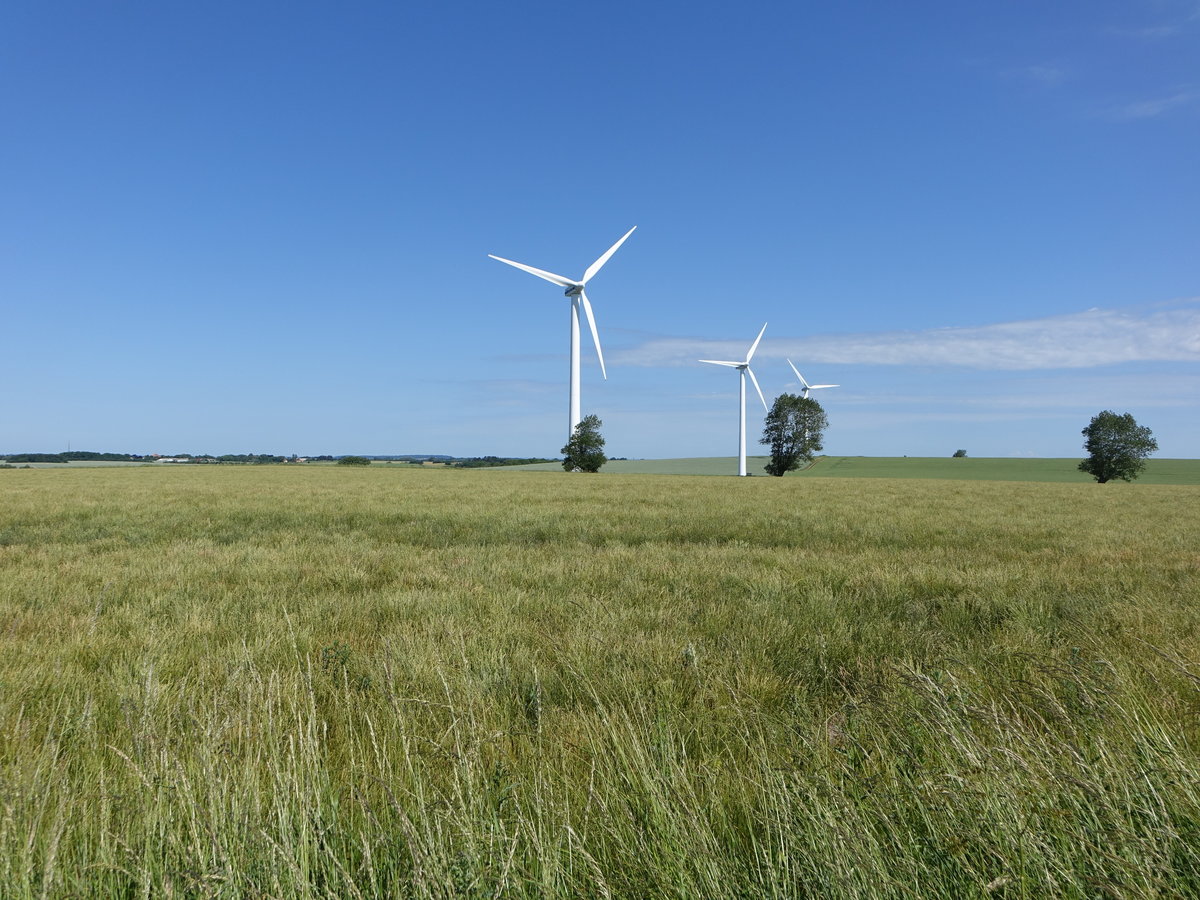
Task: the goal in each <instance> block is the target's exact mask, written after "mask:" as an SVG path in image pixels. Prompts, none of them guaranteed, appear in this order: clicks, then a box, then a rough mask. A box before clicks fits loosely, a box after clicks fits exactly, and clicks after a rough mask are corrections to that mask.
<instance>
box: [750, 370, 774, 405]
mask: <svg viewBox="0 0 1200 900" xmlns="http://www.w3.org/2000/svg"><path fill="white" fill-rule="evenodd" d="M746 374H747V375H749V376H750V380H751V381H753V382H754V389H755V390H756V391H758V399H759V400H761V401H762V405H763V409H765V410H766V411H767V412H770V411H771V408H770V407H769V406H767V398H766V397H764V396H763V392H762V388H760V387H759V386H758V379H757V378H755V377H754V370H753V369H751V368H750V367H749V366H746Z"/></svg>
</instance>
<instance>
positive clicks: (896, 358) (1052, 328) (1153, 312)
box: [614, 299, 1200, 371]
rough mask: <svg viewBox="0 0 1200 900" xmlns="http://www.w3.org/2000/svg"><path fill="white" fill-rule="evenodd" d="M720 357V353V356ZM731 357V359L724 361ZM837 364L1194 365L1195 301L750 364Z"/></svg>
mask: <svg viewBox="0 0 1200 900" xmlns="http://www.w3.org/2000/svg"><path fill="white" fill-rule="evenodd" d="M746 347H747V342H746V340H745V339H738V340H732V341H706V340H700V339H695V338H659V339H655V340H651V341H647V342H646V343H644V344H642V345H640V346H638V347H633V348H630V349H628V350H624V351H622V352H620V353H619V354H617V355H616V358H615V359H614V362H617V363H620V364H622V365H627V366H663V367H668V366H685V365H692V364H693V363H694V362H695V361H696V360H697V359H699V358H704V357H708V358H715V359H733V358H740V356H738V354H743V353H745V352H746ZM721 354H724V355H723V356H722V355H721ZM731 354H732V355H731ZM783 357H791V358H793V359H802V360H804V361H805V363H809V362H814V363H832V364H844V365H896V366H911V365H921V366H957V367H962V368H969V369H981V370H1010V371H1011V370H1035V369H1080V368H1093V367H1096V366H1107V365H1114V364H1117V363H1128V362H1181V361H1182V362H1200V299H1192V300H1186V301H1181V302H1180V303H1178V304H1174V305H1172V306H1171V307H1169V308H1164V307H1156V308H1152V309H1150V310H1148V311H1147V310H1144V309H1141V308H1139V309H1125V310H1119V309H1115V310H1114V309H1107V310H1106V309H1090V310H1087V311H1086V312H1081V313H1071V314H1067V315H1061V316H1048V317H1046V318H1041V319H1029V320H1025V321H1019V322H1001V323H997V324H995V325H983V326H979V327H975V328H936V329H930V330H927V331H890V332H865V333H861V334H837V335H818V336H813V337H795V338H791V337H776V338H770V337H768V338H765V339H764V340H763V342H762V344H761V345H760V346H759V348H758V353H757V355H756V358H759V359H761V358H783Z"/></svg>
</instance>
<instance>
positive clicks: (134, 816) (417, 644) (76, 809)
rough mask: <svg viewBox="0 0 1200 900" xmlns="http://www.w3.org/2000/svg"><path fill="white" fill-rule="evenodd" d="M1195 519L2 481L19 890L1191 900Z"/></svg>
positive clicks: (1190, 492) (1093, 490) (1101, 507)
mask: <svg viewBox="0 0 1200 900" xmlns="http://www.w3.org/2000/svg"><path fill="white" fill-rule="evenodd" d="M1198 500H1200V491H1198V490H1197V489H1196V488H1192V487H1161V486H1152V485H1124V484H1118V485H1104V486H1099V485H1094V484H1080V485H1059V484H1002V483H986V482H980V483H968V482H936V481H898V480H894V481H889V480H849V479H847V480H843V479H782V480H780V479H749V480H738V479H728V480H724V479H709V478H694V479H689V478H679V477H663V478H657V477H654V476H630V477H623V476H608V477H603V478H590V477H587V476H578V475H574V476H572V475H567V474H565V473H564V474H559V475H554V474H547V475H544V476H538V477H530V476H529V475H523V474H521V473H519V472H512V473H509V472H473V471H459V472H451V471H432V472H424V471H418V470H405V469H392V470H388V469H380V470H375V469H374V468H372V469H366V470H361V471H355V470H349V469H339V468H336V467H330V468H320V469H299V468H297V469H291V468H255V469H216V468H214V469H194V470H168V471H163V470H156V469H131V470H113V469H92V470H86V471H70V470H58V471H37V470H27V471H10V472H4V473H0V623H2V627H0V896H5V897H9V896H11V897H66V896H88V897H92V896H95V897H101V896H103V897H108V896H128V897H139V896H141V897H158V896H198V897H204V896H211V897H263V896H269V897H405V896H411V897H451V896H476V897H485V896H486V897H492V896H572V897H574V896H584V897H591V896H594V897H702V896H703V897H708V896H712V897H724V896H729V897H735V896H736V897H751V896H753V897H759V896H775V897H795V896H807V895H811V896H831V897H878V896H896V897H913V896H919V897H938V896H944V897H964V896H1006V897H1044V896H1064V897H1095V896H1112V897H1118V896H1119V897H1142V896H1163V897H1174V896H1200V875H1198V873H1200V756H1198V750H1200V717H1198V716H1200V663H1198V662H1197V659H1198V656H1200V654H1198V653H1197V637H1198V630H1200V629H1198V626H1200V609H1198V607H1197V602H1196V597H1197V595H1198V594H1200V591H1198V590H1197V588H1198V587H1200V554H1198V553H1197V547H1198V545H1200V541H1198V538H1200V511H1198V510H1200V506H1198V504H1197V501H1198Z"/></svg>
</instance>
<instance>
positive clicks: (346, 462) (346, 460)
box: [337, 456, 371, 466]
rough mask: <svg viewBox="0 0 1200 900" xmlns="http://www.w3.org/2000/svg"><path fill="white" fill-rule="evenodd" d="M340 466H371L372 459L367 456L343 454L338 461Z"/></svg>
mask: <svg viewBox="0 0 1200 900" xmlns="http://www.w3.org/2000/svg"><path fill="white" fill-rule="evenodd" d="M337 464H338V465H339V466H369V465H370V464H371V461H370V460H369V459H367V458H366V457H365V456H343V457H342V458H341V459H339V460H338V461H337Z"/></svg>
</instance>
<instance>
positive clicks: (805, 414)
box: [759, 394, 829, 476]
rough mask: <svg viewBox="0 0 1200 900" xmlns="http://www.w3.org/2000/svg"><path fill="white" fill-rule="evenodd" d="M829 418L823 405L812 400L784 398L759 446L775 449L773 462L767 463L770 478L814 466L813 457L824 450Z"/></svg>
mask: <svg viewBox="0 0 1200 900" xmlns="http://www.w3.org/2000/svg"><path fill="white" fill-rule="evenodd" d="M828 426H829V418H828V417H827V416H826V415H825V410H823V409H822V408H821V404H820V403H818V402H817V401H816V400H814V399H812V398H811V397H801V396H799V395H798V394H780V395H779V396H778V397H776V398H775V404H774V405H773V406H772V407H771V411H770V412H769V413H767V419H766V427H765V428H763V434H762V439H761V440H760V441H759V443H762V444H767V445H768V446H770V448H771V461H770V462H768V463H767V466H766V469H767V474H768V475H777V476H780V475H783V474H784V473H785V472H790V471H792V470H793V469H797V468H799V467H800V463H801V462H802V461H803V462H806V463H810V462H812V460H813V455H814V454H815V453H817V452H818V451H820V450H821V449H822V448H823V444H822V439H823V437H824V431H825V429H826V428H827V427H828Z"/></svg>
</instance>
